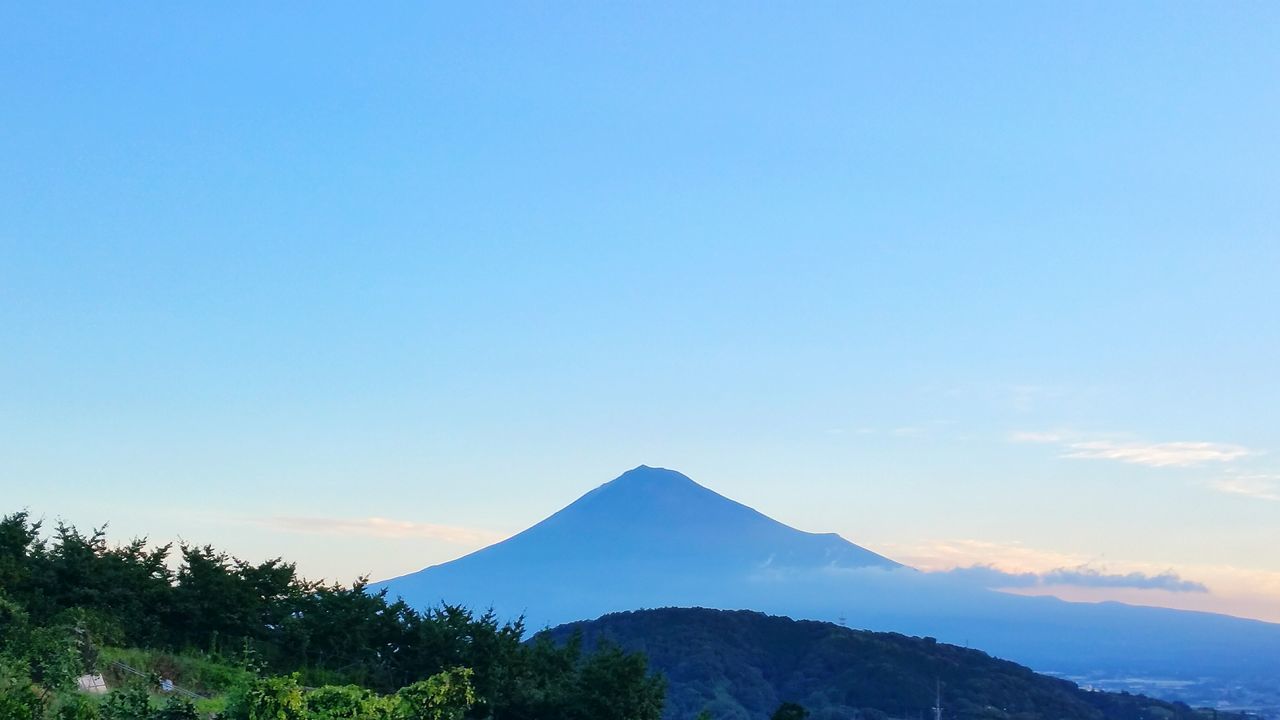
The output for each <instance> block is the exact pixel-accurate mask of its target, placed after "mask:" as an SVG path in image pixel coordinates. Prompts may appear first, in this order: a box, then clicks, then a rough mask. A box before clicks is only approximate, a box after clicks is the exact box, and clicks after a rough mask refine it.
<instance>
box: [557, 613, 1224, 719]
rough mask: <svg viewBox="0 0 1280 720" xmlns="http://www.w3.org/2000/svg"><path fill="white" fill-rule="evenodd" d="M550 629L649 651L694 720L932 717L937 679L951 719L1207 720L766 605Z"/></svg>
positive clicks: (677, 706)
mask: <svg viewBox="0 0 1280 720" xmlns="http://www.w3.org/2000/svg"><path fill="white" fill-rule="evenodd" d="M547 632H548V634H549V636H550V637H552V638H554V639H556V640H558V641H564V640H566V639H568V638H570V637H572V636H573V635H574V634H575V633H581V634H582V637H583V641H584V642H585V643H586V644H587V645H586V646H587V647H591V646H592V644H594V643H596V642H598V641H600V640H609V641H613V642H616V643H618V644H620V645H621V646H622V647H624V648H627V649H629V650H633V651H642V652H644V653H645V654H646V655H647V656H648V658H649V664H650V667H651V668H652V669H654V670H657V671H659V672H661V673H663V674H665V675H666V677H667V682H668V685H667V706H666V711H665V713H664V718H668V719H669V720H685V719H686V718H692V717H694V716H695V715H696V714H697V713H698V712H700V711H702V710H707V711H709V712H710V713H711V716H712V717H713V718H715V719H716V720H762V719H764V718H768V717H769V714H770V713H771V712H772V711H773V710H774V709H776V708H777V707H778V706H779V704H780V703H782V702H784V701H789V702H796V703H799V704H801V705H803V706H804V707H806V708H807V709H809V710H810V711H811V712H812V716H811V717H812V720H837V719H839V720H844V719H846V718H852V717H862V718H866V719H867V720H887V718H908V719H910V720H923V719H926V718H931V717H932V710H931V708H932V707H933V705H934V702H935V692H936V690H937V688H938V687H939V683H940V688H941V693H942V705H943V708H944V710H943V717H944V719H945V720H970V719H975V720H976V719H979V718H980V719H982V720H1036V719H1038V718H1045V719H1049V718H1052V719H1053V720H1198V719H1199V718H1202V717H1204V713H1202V712H1200V711H1195V710H1192V709H1190V708H1188V707H1187V706H1185V705H1181V704H1175V703H1166V702H1161V701H1158V700H1152V699H1150V698H1146V697H1142V696H1140V695H1128V694H1114V693H1101V692H1088V691H1084V690H1081V689H1079V688H1078V687H1076V685H1075V684H1073V683H1070V682H1067V681H1064V680H1059V679H1056V678H1052V677H1049V676H1045V675H1039V674H1036V673H1034V672H1032V671H1031V670H1029V669H1028V668H1026V667H1023V666H1021V665H1018V664H1016V663H1012V662H1008V661H1005V660H1000V659H997V658H993V657H991V656H990V655H987V654H986V653H984V652H980V651H977V650H970V649H966V648H961V647H957V646H954V645H947V644H944V643H939V642H937V641H935V640H933V639H932V638H915V637H907V636H905V635H899V634H896V633H874V632H866V631H859V630H850V629H848V628H845V627H841V626H839V625H834V624H831V623H823V622H813V621H797V620H791V619H789V618H785V617H775V616H770V615H764V614H762V613H758V612H750V611H723V610H707V609H702V608H692V609H688V608H667V609H660V610H643V611H635V612H623V613H615V614H611V615H605V616H604V617H601V618H599V619H597V620H593V621H586V622H576V623H570V624H567V625H562V626H560V627H557V628H554V629H552V630H550V631H547ZM1207 712H1208V711H1205V713H1207ZM1222 717H1224V718H1225V717H1230V716H1228V715H1226V714H1223V715H1222ZM1237 717H1238V716H1237Z"/></svg>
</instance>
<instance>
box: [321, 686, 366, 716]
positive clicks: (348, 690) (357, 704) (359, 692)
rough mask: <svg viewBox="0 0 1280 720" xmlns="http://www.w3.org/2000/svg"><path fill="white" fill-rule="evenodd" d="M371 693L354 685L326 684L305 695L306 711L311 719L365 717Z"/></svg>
mask: <svg viewBox="0 0 1280 720" xmlns="http://www.w3.org/2000/svg"><path fill="white" fill-rule="evenodd" d="M373 699H374V695H373V693H371V692H369V691H368V690H365V689H364V688H361V687H357V686H355V685H340V686H339V685H327V686H325V687H321V688H317V689H315V690H313V691H311V692H309V693H307V695H306V698H305V700H306V704H307V713H308V716H309V717H311V718H312V719H313V720H345V719H346V718H365V717H367V716H368V715H369V714H370V713H369V704H370V701H372V700H373Z"/></svg>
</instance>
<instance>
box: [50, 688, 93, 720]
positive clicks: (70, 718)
mask: <svg viewBox="0 0 1280 720" xmlns="http://www.w3.org/2000/svg"><path fill="white" fill-rule="evenodd" d="M54 719H55V720H99V711H97V703H96V702H93V701H92V700H90V698H88V697H86V696H83V694H81V693H78V692H76V693H63V696H61V697H60V698H59V700H58V708H56V710H55V711H54Z"/></svg>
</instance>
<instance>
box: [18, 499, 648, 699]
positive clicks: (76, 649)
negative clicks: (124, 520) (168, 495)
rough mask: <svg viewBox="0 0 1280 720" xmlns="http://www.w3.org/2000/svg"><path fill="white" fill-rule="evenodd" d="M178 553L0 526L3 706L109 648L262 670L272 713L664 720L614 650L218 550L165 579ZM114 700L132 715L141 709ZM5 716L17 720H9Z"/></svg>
mask: <svg viewBox="0 0 1280 720" xmlns="http://www.w3.org/2000/svg"><path fill="white" fill-rule="evenodd" d="M172 553H173V548H172V547H171V546H168V545H165V546H162V547H158V548H152V549H149V548H148V547H147V543H146V541H145V539H143V540H135V541H133V542H130V543H128V544H125V545H119V546H111V545H109V544H108V542H107V539H106V533H105V530H103V529H95V530H94V531H93V532H91V533H88V534H85V533H81V532H80V531H78V530H77V529H76V528H74V527H72V526H69V525H66V524H62V523H59V524H58V525H57V526H56V527H55V528H54V531H53V533H52V536H51V537H50V538H49V539H48V540H45V539H43V538H42V534H41V526H40V523H38V522H33V521H32V520H31V519H30V517H29V516H28V514H27V513H25V512H19V513H14V514H11V515H8V516H5V517H4V518H3V519H0V685H2V686H3V690H4V693H7V694H8V695H9V696H12V697H19V696H23V697H25V693H28V690H30V689H31V688H33V687H34V688H36V689H37V690H41V689H43V690H49V689H59V688H65V687H67V685H68V683H70V682H71V681H72V679H73V678H74V676H75V675H76V674H78V673H80V672H82V671H87V670H90V669H98V668H94V667H93V665H94V664H95V657H94V648H96V647H97V646H100V645H111V646H132V647H141V648H152V649H157V650H167V651H199V652H201V653H205V654H207V655H208V656H211V657H221V658H225V659H227V660H228V661H234V662H242V663H247V664H249V665H251V666H252V667H253V669H255V670H258V671H260V673H259V674H260V676H261V677H262V680H261V684H260V685H259V686H255V688H254V689H251V692H257V693H258V695H257V696H255V697H258V698H259V701H260V703H259V704H262V705H263V707H266V706H267V705H270V704H271V703H272V702H276V703H277V704H279V703H284V705H281V707H284V706H285V705H289V703H291V702H292V700H290V699H289V698H291V697H292V695H291V693H292V690H291V689H290V688H292V687H295V686H296V687H299V688H301V687H303V686H348V689H347V690H345V691H341V690H334V689H331V688H326V690H325V693H324V694H322V695H321V696H320V697H318V698H313V699H312V701H313V703H314V704H324V703H329V704H330V705H337V704H341V702H343V701H344V700H343V698H345V699H346V701H352V698H353V697H356V696H360V695H361V693H364V694H365V695H366V696H365V697H364V699H363V700H361V701H360V702H365V703H372V704H373V705H377V707H379V708H382V710H386V711H387V712H391V710H388V709H387V708H390V707H391V706H392V705H394V708H398V709H397V710H395V712H397V713H401V714H402V715H404V713H409V714H408V715H404V716H405V717H414V718H416V717H424V718H426V717H431V718H433V719H436V720H447V719H448V718H453V717H454V715H458V716H459V717H460V716H461V715H462V714H463V713H464V712H465V714H466V716H467V717H471V718H493V719H494V720H507V719H510V720H534V719H535V718H548V717H556V718H565V719H567V720H575V719H577V718H581V719H582V720H587V719H588V718H590V720H610V719H613V718H616V719H617V720H656V719H657V718H658V716H659V715H660V713H661V709H662V700H663V685H662V681H661V680H660V679H659V678H657V677H655V676H653V675H651V674H650V673H649V672H648V669H647V666H646V663H645V660H644V658H643V656H641V655H638V654H633V653H626V652H622V651H621V650H619V649H618V648H617V647H613V646H608V645H604V646H601V647H599V648H592V649H591V651H590V652H584V650H583V648H582V646H581V643H579V642H568V643H563V644H553V643H551V642H549V641H547V640H546V639H542V640H537V641H534V642H529V643H526V642H524V634H525V632H524V630H525V628H524V624H523V620H522V619H515V620H512V621H502V620H500V619H499V618H498V617H497V616H495V615H494V614H493V613H492V612H485V613H481V614H478V615H477V614H475V613H473V612H472V611H470V610H468V609H466V608H462V607H458V606H451V605H445V606H442V607H439V608H427V609H423V610H418V609H414V608H411V607H409V606H407V605H406V604H404V603H403V602H400V601H396V602H389V601H388V600H387V598H386V597H385V596H384V594H382V593H371V592H368V589H367V585H366V581H365V580H364V579H360V580H358V581H357V582H356V583H354V584H353V585H352V586H350V587H347V586H343V585H339V584H322V583H316V582H311V581H307V580H304V579H302V578H300V577H299V576H298V574H297V572H296V568H295V566H294V565H293V564H292V563H287V562H284V561H283V560H280V559H274V560H268V561H266V562H263V563H258V564H253V563H249V562H245V561H242V560H239V559H237V558H235V557H232V556H230V555H227V554H226V553H223V552H219V551H217V550H215V549H214V548H212V547H209V546H196V545H181V546H179V547H178V548H177V558H176V559H177V560H178V562H177V569H176V570H171V569H170V564H169V563H170V558H171V555H172ZM289 678H293V679H292V680H290V679H289ZM462 678H465V682H464V681H463V680H462ZM6 683H7V684H6ZM421 683H427V684H426V685H421ZM464 685H465V690H464V689H463V686H464ZM273 688H274V689H273ZM415 688H416V689H415ZM272 693H276V695H273V694H272ZM442 693H443V695H442ZM450 693H452V694H450ZM37 694H38V693H37ZM277 695H278V696H279V697H277ZM446 695H447V696H448V697H449V698H452V700H449V702H445V701H444V700H442V699H441V698H443V697H445V696H446ZM432 697H434V698H436V699H435V700H431V699H430V698H432ZM272 698H275V699H274V700H273V699H272ZM281 698H283V699H281ZM387 698H393V700H388V699H387ZM459 698H465V700H466V702H465V703H463V702H461V700H459ZM437 701H438V702H437ZM112 702H113V703H115V704H117V705H120V708H119V709H118V712H120V713H126V714H127V713H128V712H130V710H129V709H128V708H127V707H126V706H128V705H129V703H131V702H132V703H135V704H136V702H137V698H136V697H134V698H132V699H131V698H130V697H127V696H125V695H121V696H120V697H118V698H115V699H113V700H112ZM245 702H247V701H245ZM387 703H391V705H388V704H387ZM433 703H435V704H434V705H433ZM46 704H47V703H46ZM250 705H251V703H250V704H245V703H244V702H242V703H241V705H239V706H236V707H250ZM373 705H370V707H373ZM464 705H465V707H463V706H464ZM289 706H290V707H292V705H289ZM110 707H112V708H114V707H115V705H111V706H110ZM129 707H131V706H129ZM406 708H416V709H414V710H412V711H410V710H409V709H406ZM433 708H434V709H433ZM45 709H46V710H47V709H48V708H45ZM277 709H278V710H279V708H277ZM162 710H164V711H165V712H168V713H169V714H170V715H173V716H175V717H176V716H177V715H180V714H181V713H182V712H183V709H182V708H181V707H177V706H175V707H173V708H168V709H167V710H165V709H164V708H161V709H158V710H156V712H160V711H162ZM437 710H438V711H439V713H437ZM332 711H334V708H329V709H324V710H321V709H317V710H315V712H312V711H310V710H307V711H306V712H308V713H311V715H305V716H306V717H310V716H312V715H315V714H316V713H320V714H321V715H323V714H324V713H329V714H331V715H332ZM42 712H43V711H42ZM103 712H116V710H110V709H109V708H107V707H105V706H104V709H103ZM229 712H234V707H233V708H232V709H230V710H229ZM264 712H266V711H265V710H264ZM280 712H284V713H285V715H284V716H288V717H292V715H289V713H290V712H293V711H292V710H289V711H287V712H286V711H285V710H280ZM371 712H372V711H371ZM378 713H381V714H378ZM378 713H375V715H374V716H377V717H382V716H384V715H385V716H386V717H392V716H393V715H394V714H393V715H386V713H383V712H382V711H381V710H379V711H378ZM414 713H417V714H414ZM433 713H437V714H433ZM242 714H244V715H245V720H252V718H251V717H249V716H250V715H252V713H248V711H245V713H242ZM9 717H15V718H16V717H20V715H6V714H4V712H3V711H0V718H5V720H7V719H8V718H9ZM156 717H157V718H158V717H159V716H156ZM272 717H275V715H272ZM299 717H304V715H300V716H299ZM333 717H343V716H342V715H333ZM395 717H399V716H398V715H397V716H395ZM24 720H25V719H24Z"/></svg>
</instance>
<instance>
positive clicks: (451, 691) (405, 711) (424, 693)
mask: <svg viewBox="0 0 1280 720" xmlns="http://www.w3.org/2000/svg"><path fill="white" fill-rule="evenodd" d="M471 675H472V672H471V669H470V668H455V669H453V670H446V671H444V672H442V673H437V674H435V675H432V676H431V677H429V678H427V679H426V680H422V681H420V682H416V683H414V684H412V685H410V686H408V687H405V688H401V689H400V692H398V693H396V697H397V698H398V699H399V701H400V703H399V704H400V708H399V710H400V713H401V717H403V718H405V720H458V719H459V718H461V717H462V715H463V713H465V712H466V711H467V710H468V709H469V708H470V707H471V706H472V705H474V704H475V702H476V694H475V690H473V689H472V687H471Z"/></svg>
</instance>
